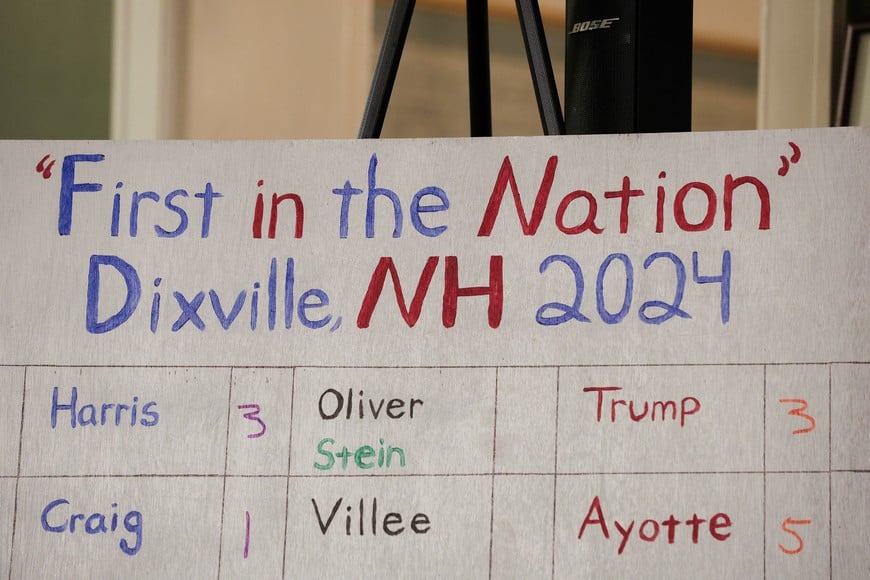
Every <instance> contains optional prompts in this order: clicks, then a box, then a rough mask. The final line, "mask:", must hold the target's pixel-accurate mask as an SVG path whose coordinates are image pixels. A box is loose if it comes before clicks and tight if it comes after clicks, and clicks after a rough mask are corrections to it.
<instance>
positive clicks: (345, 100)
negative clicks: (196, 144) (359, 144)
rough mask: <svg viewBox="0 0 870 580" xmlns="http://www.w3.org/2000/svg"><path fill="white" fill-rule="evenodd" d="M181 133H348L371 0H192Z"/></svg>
mask: <svg viewBox="0 0 870 580" xmlns="http://www.w3.org/2000/svg"><path fill="white" fill-rule="evenodd" d="M186 18H187V23H188V25H187V36H186V39H185V42H186V46H185V48H184V51H183V52H184V53H185V56H184V60H185V62H184V65H183V66H184V68H185V73H186V74H185V77H186V82H185V83H184V86H183V87H181V89H182V90H181V91H180V92H179V94H180V98H181V99H182V102H181V107H180V123H181V130H180V135H179V136H180V137H185V138H196V139H289V138H294V139H299V138H338V137H354V136H355V135H356V131H357V129H358V127H359V122H360V119H361V116H362V110H363V105H364V102H365V97H366V94H367V92H368V87H369V83H370V82H371V75H372V66H373V63H372V58H371V55H372V52H373V48H372V47H373V43H374V39H373V38H372V36H373V35H372V33H371V31H372V27H373V3H372V2H371V0H329V1H328V2H323V1H322V0H296V1H293V2H288V1H286V0H245V1H244V2H240V1H238V0H189V5H188V13H187V15H186Z"/></svg>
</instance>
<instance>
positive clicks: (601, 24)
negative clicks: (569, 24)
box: [570, 18, 619, 34]
mask: <svg viewBox="0 0 870 580" xmlns="http://www.w3.org/2000/svg"><path fill="white" fill-rule="evenodd" d="M617 20H619V18H604V19H602V20H585V21H583V22H578V23H576V24H575V25H574V28H572V29H571V32H570V34H575V33H577V32H586V31H587V30H597V29H599V28H610V25H611V24H613V23H614V22H616V21H617Z"/></svg>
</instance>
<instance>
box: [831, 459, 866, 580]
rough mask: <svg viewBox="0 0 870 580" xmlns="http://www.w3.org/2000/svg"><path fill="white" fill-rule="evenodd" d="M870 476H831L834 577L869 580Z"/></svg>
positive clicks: (832, 570)
mask: <svg viewBox="0 0 870 580" xmlns="http://www.w3.org/2000/svg"><path fill="white" fill-rule="evenodd" d="M867 490H870V473H866V472H864V473H834V474H832V475H831V500H832V501H831V546H832V548H833V550H832V557H831V572H832V578H870V550H868V549H867V547H868V546H870V493H868V491H867Z"/></svg>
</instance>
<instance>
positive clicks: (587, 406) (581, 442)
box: [557, 366, 764, 473]
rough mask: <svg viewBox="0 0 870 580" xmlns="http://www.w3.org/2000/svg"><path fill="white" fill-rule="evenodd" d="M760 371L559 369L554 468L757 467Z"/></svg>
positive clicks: (759, 453) (719, 368)
mask: <svg viewBox="0 0 870 580" xmlns="http://www.w3.org/2000/svg"><path fill="white" fill-rule="evenodd" d="M763 380H764V378H763V369H762V367H755V366H751V367H750V366H654V367H592V368H579V367H571V368H563V369H561V372H560V381H559V439H558V441H559V443H558V449H557V453H558V469H559V472H560V473H590V472H593V473H598V472H605V473H613V472H630V473H634V472H661V471H668V472H674V471H746V470H761V469H762V467H763V457H764V455H763V452H764V447H763V446H764V424H763V419H764V397H763V392H764V390H763Z"/></svg>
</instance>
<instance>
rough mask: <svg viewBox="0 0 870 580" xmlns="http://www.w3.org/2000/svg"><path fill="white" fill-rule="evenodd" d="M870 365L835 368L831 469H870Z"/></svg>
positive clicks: (832, 367) (844, 365) (832, 373)
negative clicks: (869, 421)
mask: <svg viewBox="0 0 870 580" xmlns="http://www.w3.org/2000/svg"><path fill="white" fill-rule="evenodd" d="M867 417H870V364H843V365H839V364H837V365H832V366H831V445H832V447H831V469H835V470H837V469H863V470H870V431H868V430H867Z"/></svg>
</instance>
